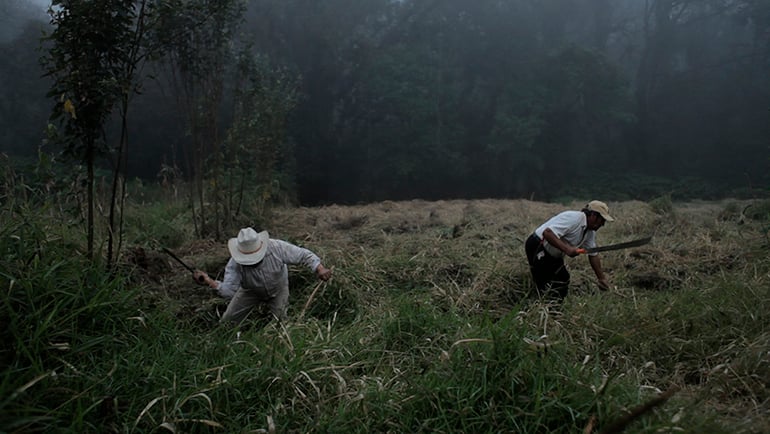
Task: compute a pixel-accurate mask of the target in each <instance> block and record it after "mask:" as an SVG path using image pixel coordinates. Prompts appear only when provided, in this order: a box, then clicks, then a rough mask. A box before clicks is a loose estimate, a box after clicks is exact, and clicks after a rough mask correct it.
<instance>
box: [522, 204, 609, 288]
mask: <svg viewBox="0 0 770 434" xmlns="http://www.w3.org/2000/svg"><path fill="white" fill-rule="evenodd" d="M611 221H615V219H614V218H612V216H611V215H610V211H609V207H608V206H607V204H606V203H604V202H600V201H598V200H594V201H591V202H589V203H588V205H586V206H585V208H583V209H582V210H580V211H564V212H561V213H559V214H557V215H555V216H553V217H551V218H550V219H549V220H548V221H547V222H545V223H543V224H542V225H540V226H539V227H538V228H537V229H535V232H534V233H533V234H532V235H530V236H529V238H527V241H526V243H525V245H524V249H525V251H526V253H527V260H528V261H529V269H530V271H531V272H532V278H533V280H534V281H535V285H536V286H537V290H538V293H539V294H540V295H541V296H547V297H557V298H558V299H559V300H563V299H564V297H566V296H567V292H568V291H569V280H570V276H569V272H568V271H567V266H566V264H565V263H564V255H567V256H569V257H575V256H577V255H578V254H579V250H578V249H581V248H584V249H588V248H592V247H596V231H597V230H599V228H601V227H602V226H604V223H605V222H611ZM588 262H589V263H590V264H591V268H592V269H593V270H594V274H596V278H597V280H598V283H599V287H600V288H602V289H608V288H609V282H608V281H607V278H606V277H605V276H604V272H603V271H602V264H601V261H600V259H599V255H598V254H597V253H589V254H588Z"/></svg>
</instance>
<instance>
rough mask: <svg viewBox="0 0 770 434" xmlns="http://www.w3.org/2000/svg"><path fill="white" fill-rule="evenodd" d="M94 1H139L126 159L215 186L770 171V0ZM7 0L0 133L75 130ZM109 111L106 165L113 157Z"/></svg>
mask: <svg viewBox="0 0 770 434" xmlns="http://www.w3.org/2000/svg"><path fill="white" fill-rule="evenodd" d="M60 3H77V2H60ZM103 3H104V7H105V8H108V9H109V7H110V6H109V5H110V4H111V3H112V4H113V5H117V4H119V3H123V4H133V5H139V4H146V6H147V7H146V9H145V13H146V16H144V17H143V19H145V23H144V27H143V28H142V29H141V33H139V32H135V33H134V36H135V39H134V42H135V44H136V45H137V48H138V49H140V53H139V54H140V55H138V56H136V57H135V59H134V61H135V69H134V70H133V71H132V76H131V79H130V82H131V84H130V85H128V84H124V85H123V88H125V89H129V88H130V89H132V92H131V94H130V103H128V104H126V113H127V116H126V119H127V122H126V128H127V134H126V144H127V151H126V152H125V157H124V159H125V161H123V162H121V163H120V164H121V165H122V171H123V172H124V173H125V175H126V176H127V177H129V178H131V179H133V178H139V179H143V180H153V181H154V180H157V179H158V178H161V179H163V180H165V181H167V182H168V181H170V180H173V179H182V178H183V179H186V180H192V179H195V178H197V179H198V180H199V182H197V185H198V186H199V187H200V188H201V189H203V187H204V186H205V185H206V182H204V180H207V181H208V182H209V183H211V182H215V181H212V180H214V179H218V180H219V181H218V184H217V185H218V186H219V191H222V188H223V187H222V186H223V185H224V183H225V182H226V181H225V180H224V177H225V176H226V175H227V174H229V175H233V174H234V171H235V170H240V173H241V175H243V174H244V173H245V172H250V173H249V174H248V175H247V176H246V177H245V178H238V181H235V180H233V179H231V181H232V182H236V183H240V182H241V181H243V182H244V183H245V184H246V185H247V186H248V188H251V189H258V191H259V192H258V194H259V195H262V196H263V197H265V198H269V199H280V200H282V201H288V202H291V203H300V204H305V205H316V204H328V203H361V202H372V201H378V200H384V199H390V200H400V199H411V198H423V199H431V200H432V199H443V198H491V197H526V198H530V199H536V200H554V199H558V198H562V197H574V196H590V197H599V198H603V199H604V200H625V199H641V200H646V199H650V198H654V197H657V196H661V195H670V196H671V197H673V198H675V199H676V198H688V197H690V198H691V197H698V198H704V199H706V198H718V197H725V196H737V197H746V196H752V197H753V196H755V195H756V194H758V190H761V187H763V186H766V185H767V181H768V180H767V166H768V144H769V143H770V140H769V138H770V86H768V80H769V79H770V73H769V72H768V71H770V5H769V4H768V3H767V2H763V1H758V0H739V1H724V0H704V1H699V2H690V1H677V0H667V1H636V0H633V1H631V0H621V1H610V0H549V1H529V0H512V1H488V0H484V1H478V2H466V1H457V0H434V1H391V0H356V1H350V0H330V1H309V0H292V1H276V0H251V1H248V2H237V1H226V2H207V1H205V0H174V1H163V2H129V1H124V2H116V1H113V2H103ZM3 4H4V6H0V8H2V9H1V10H0V20H3V26H2V28H3V30H2V31H0V32H2V33H1V34H0V37H1V39H0V41H2V43H1V44H0V54H1V55H2V58H3V59H5V61H4V62H3V63H2V64H1V65H0V79H2V82H3V83H4V89H5V91H4V97H3V100H2V104H0V131H2V139H0V151H2V152H4V153H6V154H8V155H9V156H11V157H12V159H13V160H14V161H16V162H21V161H24V160H22V159H20V158H19V157H33V158H35V157H37V155H38V150H39V149H40V148H41V145H42V144H45V146H43V147H42V149H43V150H46V151H51V152H56V151H58V150H60V149H61V148H62V144H61V143H60V141H57V140H53V139H52V134H53V133H54V132H55V131H56V128H57V127H61V125H60V123H57V121H56V120H54V121H50V120H49V117H50V116H51V114H52V112H53V113H57V112H58V113H59V114H61V113H62V109H63V105H62V103H63V102H64V100H65V98H64V92H61V93H60V94H55V92H53V91H52V87H53V83H54V78H53V77H54V76H53V75H52V74H51V67H50V62H49V66H48V67H47V68H48V69H46V68H44V67H42V66H41V62H40V59H41V57H45V53H46V51H45V47H46V44H47V46H49V47H50V45H51V43H52V41H51V40H50V39H49V40H44V41H43V42H42V45H43V48H44V50H43V51H40V50H39V48H40V47H41V34H42V33H41V28H42V31H43V32H45V34H48V35H50V34H51V32H52V28H53V27H52V25H51V24H50V23H49V21H51V20H50V17H48V16H47V15H46V14H45V12H44V10H42V8H41V7H40V6H36V7H34V8H33V6H32V3H29V2H26V1H25V0H10V1H7V2H4V3H3ZM153 5H154V6H157V7H154V8H153ZM31 12H32V13H31ZM153 14H154V15H153ZM26 17H32V18H30V19H29V20H26ZM88 25H93V23H91V24H88V23H87V22H86V21H84V22H83V26H88ZM136 36H138V37H136ZM43 64H45V62H43ZM44 73H47V75H46V76H45V77H43V75H44ZM49 91H50V92H51V95H49V97H48V98H46V93H47V92H49ZM71 101H74V109H75V110H79V109H80V108H81V107H79V105H80V103H79V102H77V101H75V100H74V99H71ZM52 107H53V111H52ZM117 111H118V110H117V109H116V110H115V111H114V112H113V113H112V114H113V115H114V114H115V113H116V112H117ZM118 117H119V116H112V118H110V119H109V120H107V121H105V123H104V128H103V130H102V134H100V136H99V138H98V139H99V141H100V142H103V143H101V144H99V145H98V147H99V148H100V149H99V151H100V152H99V157H98V158H99V159H98V160H97V162H96V164H97V169H99V168H102V169H103V170H110V169H113V170H114V169H115V166H116V165H117V164H118V163H117V161H118V157H117V154H119V151H118V149H119V148H120V146H119V145H118V143H119V142H120V140H121V137H122V133H121V128H120V125H121V122H120V121H119V120H116V119H115V118H118ZM61 119H62V118H61V117H60V118H58V120H59V121H61ZM64 147H65V148H66V145H65V146H64ZM81 160H82V159H81ZM97 174H98V172H97ZM238 191H239V192H240V190H238ZM205 193H207V192H205V191H203V192H200V194H201V195H202V194H205ZM197 195H198V194H196V196H197Z"/></svg>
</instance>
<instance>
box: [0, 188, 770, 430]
mask: <svg viewBox="0 0 770 434" xmlns="http://www.w3.org/2000/svg"><path fill="white" fill-rule="evenodd" d="M610 205H611V207H612V208H613V214H616V215H617V217H618V222H616V224H614V225H608V226H607V228H606V230H605V229H602V232H600V235H599V236H600V242H601V243H611V242H620V241H626V240H627V239H629V238H633V237H634V236H637V235H647V234H654V235H655V238H654V240H653V243H652V244H651V245H649V246H646V247H644V248H641V249H634V250H629V251H622V252H617V253H615V254H608V255H604V256H603V263H604V265H605V268H606V269H607V270H608V274H609V275H610V277H611V279H612V283H613V289H612V290H611V291H609V292H599V291H597V289H596V287H595V284H594V283H593V276H592V273H591V271H590V268H588V266H587V264H586V263H585V261H583V260H571V261H570V262H569V265H570V267H571V273H572V277H573V285H572V290H571V294H570V296H569V297H568V298H567V300H566V302H565V303H564V305H563V306H561V307H559V308H558V309H555V308H554V306H548V305H545V304H542V303H540V302H539V301H538V300H536V299H533V298H531V295H530V294H529V287H530V285H531V282H530V280H529V275H528V270H527V268H526V261H525V259H524V255H523V251H522V243H523V240H524V239H525V238H526V236H527V235H528V233H529V232H530V231H531V230H532V229H534V227H535V226H537V224H539V223H540V222H541V221H542V220H544V219H546V218H547V217H549V216H550V215H551V214H553V213H555V212H558V211H560V210H562V209H563V207H562V206H560V205H556V204H539V203H536V202H530V201H492V200H490V201H445V202H435V203H428V202H422V201H413V202H399V203H395V202H384V203H380V204H372V205H368V206H356V207H337V206H332V207H324V208H309V209H307V208H298V209H279V210H276V211H275V215H274V218H275V220H274V221H275V223H274V225H273V227H271V228H268V229H269V230H270V232H271V234H272V235H273V236H274V237H276V238H283V239H288V240H292V241H293V242H295V243H297V244H301V245H305V246H307V247H308V248H310V249H312V250H314V251H315V252H316V253H318V254H319V255H320V256H321V257H322V258H323V260H324V263H325V265H327V266H329V267H334V270H335V271H334V272H335V275H334V278H333V279H332V280H331V281H330V282H328V283H325V284H322V285H321V286H318V283H317V281H316V280H315V279H314V277H313V276H312V275H311V274H310V273H308V272H307V270H304V269H299V268H296V269H295V268H292V270H291V288H292V296H291V306H290V319H289V321H288V322H285V323H277V322H270V323H267V324H265V322H264V321H263V320H262V319H260V318H255V319H253V320H248V321H247V322H245V323H243V324H241V325H240V326H238V327H229V326H223V325H219V324H218V322H217V309H221V308H222V307H223V304H222V302H221V301H218V300H217V299H216V297H213V293H212V292H209V291H207V290H205V289H202V288H200V287H197V286H194V284H193V283H192V281H191V279H190V276H189V273H188V272H187V271H186V270H182V269H181V268H179V267H176V268H174V267H173V266H171V267H169V266H166V267H157V268H155V269H154V270H156V272H157V273H162V274H158V275H151V273H150V272H148V270H142V269H141V268H140V267H138V266H137V267H136V268H133V269H132V268H131V267H122V268H120V270H123V271H124V272H125V271H126V270H133V272H132V275H131V276H127V277H129V278H128V279H127V278H125V277H126V276H118V275H111V274H110V273H109V272H108V270H105V269H102V268H100V267H99V266H98V265H94V264H90V263H88V262H86V261H85V260H84V259H83V258H82V257H81V256H80V255H79V254H78V253H77V250H72V249H71V248H70V247H68V246H72V245H77V244H78V242H79V240H78V235H77V234H73V233H71V232H67V231H68V229H66V228H60V227H59V226H57V225H55V221H53V222H52V221H49V220H46V217H44V215H46V214H47V213H40V215H23V216H20V215H13V214H8V213H6V214H4V215H3V218H4V222H5V221H7V222H8V224H7V226H5V227H4V228H3V229H2V230H0V251H1V252H3V257H2V267H1V268H0V269H1V270H2V271H0V280H1V281H2V283H3V286H4V288H6V291H4V292H3V295H2V297H3V298H2V303H3V304H4V309H3V313H2V316H1V317H0V321H1V322H2V325H4V327H3V328H2V330H3V331H2V332H3V333H4V335H3V338H4V340H5V342H11V343H12V347H9V346H4V347H3V350H2V352H1V353H0V354H1V355H2V360H3V362H5V363H4V365H3V366H5V368H3V377H2V382H0V388H1V391H2V395H0V396H4V397H5V398H3V400H2V401H0V431H7V432H18V431H24V432H166V431H174V432H212V431H213V432H256V431H260V430H261V431H260V432H271V431H275V432H372V431H376V432H388V431H389V432H460V431H462V432H501V431H502V432H563V433H578V432H600V431H601V429H603V428H607V427H610V426H611V424H612V422H614V421H618V420H620V419H622V418H623V417H624V416H625V415H626V414H627V412H628V411H629V410H630V409H632V408H634V407H636V406H638V405H640V404H643V403H646V402H649V401H650V400H652V399H654V398H655V397H656V396H658V395H659V394H660V393H661V392H663V391H666V390H668V389H670V388H679V392H677V393H675V394H674V395H673V396H672V397H671V398H670V399H669V400H668V401H667V402H665V403H662V404H661V405H660V406H658V407H657V408H656V409H655V410H652V411H648V412H646V413H644V414H642V415H640V416H639V417H637V418H635V419H633V420H631V421H630V422H629V425H628V426H627V428H626V429H627V430H628V431H631V432H644V433H653V432H661V431H663V432H672V431H683V432H692V433H696V432H714V433H720V432H724V433H727V432H746V433H749V432H766V431H767V430H768V428H770V427H768V423H767V422H766V420H768V418H767V414H768V411H769V409H768V391H767V384H769V383H770V382H769V381H768V380H769V378H768V377H769V376H770V366H769V365H768V358H767V352H768V351H770V348H768V333H767V324H768V316H767V313H766V312H767V311H768V308H769V307H770V306H768V304H769V303H770V301H769V300H768V296H767V294H768V279H770V277H768V272H769V270H770V261H768V260H767V259H766V256H767V255H766V252H767V248H768V245H767V240H766V239H764V238H763V237H761V235H760V236H757V235H759V234H761V231H762V225H764V224H766V222H764V221H753V220H749V221H746V222H743V224H741V225H738V224H737V222H735V221H734V220H731V219H730V218H728V219H725V218H724V215H725V214H721V215H722V217H718V216H719V215H720V213H721V211H722V210H723V209H725V206H724V205H722V204H718V203H698V204H673V207H674V209H673V212H672V213H669V214H666V215H665V216H657V215H656V214H655V213H654V212H653V211H652V210H651V209H650V207H649V206H648V205H646V204H644V203H640V202H623V203H618V204H610ZM574 206H576V207H579V206H580V204H579V203H575V204H574ZM731 207H732V208H736V207H735V206H731ZM732 208H731V209H732ZM742 208H743V206H740V207H737V208H736V209H742ZM172 214H173V215H175V217H174V219H180V218H182V216H181V215H180V214H177V213H176V212H175V211H171V210H169V211H164V210H163V209H162V207H160V206H159V207H158V208H157V209H155V210H154V211H153V212H152V213H150V216H149V217H147V219H148V220H146V221H140V220H139V217H137V216H133V217H132V219H136V220H130V221H132V222H134V223H132V225H133V226H136V227H146V228H148V229H152V228H153V227H154V226H153V223H152V221H154V220H157V219H164V218H166V217H162V216H170V215H172ZM734 214H735V213H732V214H729V215H734ZM159 216H160V217H159ZM183 225H184V224H183ZM155 229H157V231H156V232H153V231H152V230H150V231H149V232H148V233H156V234H159V235H157V236H156V235H153V236H152V237H154V238H158V237H161V238H162V237H164V236H166V235H168V236H169V237H171V238H173V237H179V236H180V233H179V232H177V231H170V230H169V228H168V227H165V226H164V227H157V228H155ZM164 234H165V235H164ZM152 237H151V238H152ZM171 238H169V239H171ZM148 239H149V238H141V237H139V238H137V240H135V241H132V243H136V244H138V245H142V246H145V245H146V244H147V243H148ZM73 252H74V253H73ZM177 253H178V254H180V255H181V256H183V257H184V258H185V259H186V260H190V261H191V262H193V263H196V264H201V267H202V268H205V269H207V271H209V272H210V273H211V274H217V273H219V272H221V267H223V266H224V261H225V260H226V254H227V252H226V249H224V247H223V246H222V245H221V243H217V242H216V241H213V240H191V239H188V240H181V241H180V244H179V246H178V247H177ZM160 258H163V257H162V256H161V257H160ZM155 260H162V261H165V260H168V258H163V259H158V258H157V257H156V258H155ZM172 265H173V264H172ZM643 278H644V279H643ZM645 279H646V280H645ZM644 281H646V282H650V283H651V285H650V286H649V287H642V286H638V285H637V284H636V283H635V282H644ZM663 283H664V284H663ZM311 294H314V298H313V299H312V300H310V296H311ZM308 302H310V303H308ZM301 313H304V314H303V315H302V316H301V317H300V314H301Z"/></svg>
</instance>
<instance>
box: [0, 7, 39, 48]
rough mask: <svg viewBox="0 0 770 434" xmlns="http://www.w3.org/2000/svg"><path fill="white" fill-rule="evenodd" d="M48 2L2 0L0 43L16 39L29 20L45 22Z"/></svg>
mask: <svg viewBox="0 0 770 434" xmlns="http://www.w3.org/2000/svg"><path fill="white" fill-rule="evenodd" d="M50 4H51V2H50V1H48V0H2V2H0V42H8V41H10V40H13V38H15V37H17V36H18V35H19V33H20V32H21V31H22V29H23V28H24V26H26V25H27V24H28V22H29V21H30V20H33V21H38V22H45V21H46V20H47V14H46V11H47V10H48V6H50Z"/></svg>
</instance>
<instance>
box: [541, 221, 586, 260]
mask: <svg viewBox="0 0 770 434" xmlns="http://www.w3.org/2000/svg"><path fill="white" fill-rule="evenodd" d="M543 239H544V240H546V241H548V244H550V245H552V246H554V247H556V248H557V249H559V250H561V251H562V252H564V254H565V255H567V256H569V257H570V258H574V257H575V256H577V255H578V250H577V247H575V246H573V245H571V244H570V243H568V242H566V241H562V239H561V238H559V237H558V236H556V233H555V232H554V231H552V230H551V228H545V230H544V231H543Z"/></svg>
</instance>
